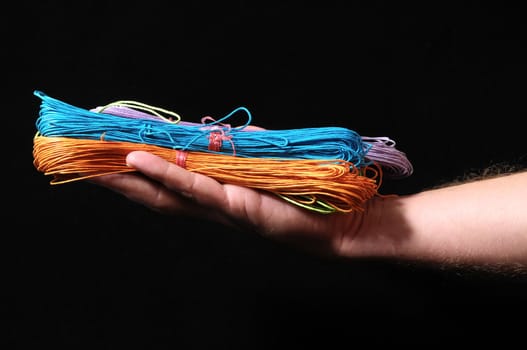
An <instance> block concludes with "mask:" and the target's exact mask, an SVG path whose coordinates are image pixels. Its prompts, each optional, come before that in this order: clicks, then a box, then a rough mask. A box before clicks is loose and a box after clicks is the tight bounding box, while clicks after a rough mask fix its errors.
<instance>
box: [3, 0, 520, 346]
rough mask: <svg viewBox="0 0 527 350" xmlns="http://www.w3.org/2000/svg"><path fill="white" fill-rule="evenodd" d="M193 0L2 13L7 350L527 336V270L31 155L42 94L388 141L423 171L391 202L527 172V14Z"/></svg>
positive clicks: (439, 5) (465, 7)
mask: <svg viewBox="0 0 527 350" xmlns="http://www.w3.org/2000/svg"><path fill="white" fill-rule="evenodd" d="M188 3H190V5H189V4H185V5H183V3H182V2H178V1H173V2H155V1H146V2H134V1H128V2H120V3H118V2H112V1H98V2H97V1H75V2H66V1H41V2H30V1H18V2H16V3H13V4H12V6H11V9H10V10H6V9H4V10H3V12H2V14H1V15H0V16H1V17H2V21H1V23H0V26H1V27H0V28H1V30H2V46H3V48H2V51H1V56H2V62H3V63H2V70H3V82H2V89H3V90H2V94H3V97H4V98H3V108H4V111H5V114H4V115H3V136H4V137H3V138H2V142H3V144H4V147H3V152H2V158H3V164H2V165H3V171H2V177H3V178H4V191H3V193H4V196H3V199H4V201H3V202H4V203H3V204H4V209H3V216H4V218H3V222H4V225H3V229H2V235H1V236H2V241H3V242H2V248H3V249H2V250H3V251H4V253H3V254H2V256H3V257H4V258H5V262H4V263H3V266H2V267H3V268H2V284H3V286H2V304H1V305H2V315H4V317H3V318H4V319H5V320H6V321H7V326H6V327H4V328H3V329H4V331H6V333H5V335H3V336H2V340H3V341H6V344H9V346H10V347H9V348H14V347H16V346H20V347H22V346H25V345H27V346H30V347H31V348H40V347H42V346H44V345H50V346H53V347H55V348H56V347H62V346H64V347H67V348H69V349H76V348H81V347H88V348H97V349H110V348H112V349H113V348H124V347H127V346H131V345H138V346H140V347H144V348H149V349H150V348H155V349H164V348H182V349H195V348H200V349H201V348H236V347H243V348H248V349H261V348H262V349H263V348H266V349H268V348H276V347H278V346H296V347H299V348H303V347H306V346H309V345H313V346H316V347H323V348H330V347H331V348H332V347H334V346H337V345H341V346H342V345H343V346H346V347H348V348H349V347H352V346H354V345H358V344H359V343H361V344H363V343H366V344H384V345H390V344H413V343H415V344H420V345H427V346H431V345H434V344H439V345H455V344H459V343H467V344H473V345H474V344H476V345H479V344H491V343H496V344H501V345H506V344H513V343H514V342H515V341H517V340H520V341H523V340H524V334H522V332H524V330H525V329H524V325H523V321H522V320H523V319H524V318H525V315H526V311H527V307H526V302H527V281H526V280H525V278H524V277H522V276H500V275H494V274H489V273H485V272H474V271H463V270H448V269H447V270H443V269H438V268H433V267H424V266H406V265H404V264H397V263H390V262H382V261H348V262H342V261H339V262H337V261H327V260H325V259H322V258H319V257H315V256H311V255H307V254H303V253H300V252H297V251H292V250H291V249H289V248H287V247H284V246H281V245H280V244H278V243H276V242H270V241H268V240H265V239H263V238H261V237H255V236H253V235H248V234H247V235H246V234H240V233H236V232H231V231H229V230H228V229H225V228H222V227H220V226H218V225H211V224H208V223H206V222H203V221H200V220H196V221H191V220H183V219H178V218H167V217H163V216H160V215H158V214H155V213H153V212H150V211H148V210H147V209H146V208H143V207H141V206H139V205H137V204H134V203H132V202H129V201H127V200H126V199H124V198H122V197H120V196H118V195H116V194H113V193H111V192H109V191H107V190H104V189H101V188H96V187H94V186H90V185H89V184H84V183H73V184H68V185H61V186H50V185H49V180H50V179H49V178H46V177H44V176H43V175H42V174H40V173H38V172H37V171H36V170H35V169H34V168H33V165H32V154H31V150H32V137H33V135H34V133H35V131H36V130H35V125H34V122H35V119H36V116H37V113H38V107H39V103H40V101H39V100H38V99H37V98H36V97H35V96H33V95H32V93H33V90H35V89H39V90H42V91H44V92H45V93H47V94H48V95H50V96H52V97H55V98H59V99H61V100H63V101H65V102H68V103H71V104H74V105H77V106H79V107H83V108H92V107H95V106H98V105H101V104H105V103H108V102H112V101H115V100H119V99H133V100H138V101H142V102H145V103H148V104H151V105H156V106H161V107H164V108H167V109H171V110H174V111H176V112H178V113H179V114H180V115H182V116H183V117H184V119H186V120H189V121H199V119H200V118H201V117H202V116H204V115H213V116H217V117H219V116H223V115H225V114H227V113H228V112H230V111H231V110H233V109H234V108H236V107H238V106H245V107H247V108H249V109H250V111H251V112H252V115H253V123H254V124H256V125H261V126H263V127H267V128H293V127H295V128H297V127H308V126H336V125H338V126H344V127H348V128H350V129H354V130H356V131H357V132H359V133H360V134H363V135H368V136H389V137H391V138H392V139H394V140H395V141H396V142H397V146H398V148H399V149H401V150H402V151H404V152H406V154H407V156H408V158H409V159H410V160H411V161H412V163H413V165H414V168H415V171H414V174H413V175H412V176H411V177H409V178H407V179H403V180H393V181H389V180H386V181H385V183H384V184H383V188H382V190H381V192H384V193H399V194H405V193H414V192H417V191H420V190H423V189H426V188H429V187H432V186H434V185H437V184H440V183H444V182H448V181H451V180H453V179H455V178H457V177H459V176H462V175H463V174H464V173H466V172H470V171H473V170H474V169H482V168H485V167H487V166H489V165H491V164H494V163H500V162H510V163H513V164H520V165H522V164H524V163H525V159H524V158H523V157H524V156H525V154H526V148H525V144H524V138H525V136H524V135H525V133H524V128H525V127H524V126H523V124H524V116H525V104H524V100H525V93H526V88H525V85H526V83H525V82H526V78H527V60H526V59H527V55H526V53H525V47H526V42H525V24H524V18H523V16H522V12H521V11H520V8H519V6H517V7H515V6H510V5H507V4H506V3H502V2H499V3H498V2H494V3H489V4H486V3H483V2H470V1H466V2H465V1H457V2H452V3H451V4H448V3H447V2H433V4H430V3H429V2H426V3H428V5H426V6H424V5H417V6H416V3H411V5H410V3H409V4H407V5H401V3H400V2H396V1H392V2H390V1H386V2H381V1H356V2H349V3H348V4H346V5H342V4H341V5H337V4H336V3H333V2H330V1H326V2H324V3H322V4H319V5H306V4H304V3H302V2H300V1H282V2H279V3H277V4H271V3H269V2H265V3H263V2H262V3H261V5H255V4H253V2H249V1H236V2H221V1H218V2H211V3H206V2H202V1H193V2H188ZM423 3H424V2H423ZM518 3H519V2H518ZM488 200H489V202H491V201H492V198H489V199H488ZM438 215H440V213H438ZM518 317H519V319H518ZM4 348H8V347H4Z"/></svg>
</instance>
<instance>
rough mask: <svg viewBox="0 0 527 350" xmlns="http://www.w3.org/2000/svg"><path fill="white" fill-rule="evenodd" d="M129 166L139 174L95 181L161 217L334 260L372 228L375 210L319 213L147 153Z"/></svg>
mask: <svg viewBox="0 0 527 350" xmlns="http://www.w3.org/2000/svg"><path fill="white" fill-rule="evenodd" d="M127 164H128V165H129V166H131V167H133V168H135V169H137V171H138V173H123V174H113V175H105V176H100V177H96V178H93V179H92V180H90V181H91V182H93V183H95V184H98V185H101V186H104V187H107V188H109V189H111V190H114V191H116V192H118V193H121V194H123V195H124V196H126V197H128V198H129V199H131V200H133V201H136V202H139V203H141V204H143V205H145V206H146V207H149V208H151V209H153V210H155V211H158V212H161V213H165V214H176V215H184V216H189V217H195V218H198V219H203V218H205V219H207V220H210V221H213V222H218V223H221V224H224V225H228V226H231V227H235V228H238V229H243V230H250V231H254V232H257V233H259V234H262V235H264V236H266V237H271V238H273V239H279V240H282V241H284V242H291V243H294V244H295V245H297V246H301V247H303V248H305V249H309V250H310V251H313V250H314V251H316V252H318V253H322V254H329V255H333V256H335V255H348V254H350V252H349V251H346V250H349V247H350V246H351V243H352V241H353V240H354V238H355V237H356V236H357V235H358V234H359V233H360V232H362V231H364V230H365V229H366V226H371V223H370V221H371V220H366V219H367V218H369V217H370V216H367V215H366V214H367V213H368V212H369V211H371V207H372V206H371V205H370V206H368V208H366V212H365V213H354V214H343V213H333V214H326V215H325V214H319V213H316V212H311V211H309V210H307V209H304V208H300V207H297V206H294V205H292V204H290V203H287V202H285V201H284V200H283V199H281V198H279V197H278V196H276V195H274V194H272V193H264V192H259V191H256V190H253V189H250V188H245V187H240V186H235V185H230V184H220V183H219V182H217V181H216V180H214V179H212V178H210V177H207V176H204V175H201V174H199V173H193V172H189V171H187V170H185V169H183V168H181V167H179V166H177V165H175V164H173V163H170V162H167V161H165V160H164V159H162V158H160V157H157V156H155V155H152V154H150V153H147V152H143V151H135V152H131V153H130V154H129V155H128V157H127ZM357 249H359V248H358V247H357Z"/></svg>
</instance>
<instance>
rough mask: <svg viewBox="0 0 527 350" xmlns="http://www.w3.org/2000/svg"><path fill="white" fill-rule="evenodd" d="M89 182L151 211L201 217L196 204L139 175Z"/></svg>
mask: <svg viewBox="0 0 527 350" xmlns="http://www.w3.org/2000/svg"><path fill="white" fill-rule="evenodd" d="M89 182H91V183H94V184H96V185H99V186H103V187H105V188H108V189H110V190H112V191H114V192H117V193H119V194H121V195H123V196H125V197H127V198H128V199H130V200H132V201H134V202H137V203H140V204H142V205H144V206H146V207H148V208H150V209H152V210H155V211H159V212H163V213H177V214H179V215H186V216H196V215H200V216H203V215H202V214H203V210H202V208H199V207H198V205H196V203H194V202H192V201H189V200H188V199H186V198H185V197H181V196H179V195H177V194H176V193H174V192H172V191H170V190H168V189H167V188H166V187H164V186H162V185H161V184H159V183H156V182H154V181H151V180H149V179H147V178H145V177H144V176H142V175H139V174H112V175H105V176H100V177H96V178H92V179H90V180H89Z"/></svg>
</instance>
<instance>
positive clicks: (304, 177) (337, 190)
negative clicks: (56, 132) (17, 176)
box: [33, 133, 381, 212]
mask: <svg viewBox="0 0 527 350" xmlns="http://www.w3.org/2000/svg"><path fill="white" fill-rule="evenodd" d="M137 150H142V151H147V152H150V153H152V154H155V155H157V156H159V157H162V158H164V159H166V160H167V161H170V162H172V163H174V164H177V165H179V166H181V167H183V168H185V169H187V170H189V171H192V172H196V173H200V174H203V175H206V176H210V177H212V178H214V179H215V180H217V181H219V182H221V183H228V184H234V185H239V186H245V187H250V188H253V189H258V190H263V191H269V192H273V193H275V194H278V195H280V196H282V197H284V198H285V199H288V200H289V201H293V202H298V203H302V204H304V205H309V204H310V203H314V202H316V201H322V202H324V203H325V204H326V205H329V206H330V207H332V208H333V209H334V210H335V211H339V212H350V211H353V210H359V211H362V210H363V204H364V202H365V201H366V200H368V199H370V198H371V197H373V196H374V195H375V194H377V190H378V188H379V186H380V179H381V172H380V168H378V167H375V166H371V167H367V168H361V169H359V168H357V167H355V166H353V164H352V163H350V162H346V161H344V160H338V159H337V160H335V159H329V160H313V159H299V160H285V159H284V160H282V159H275V158H244V157H237V156H230V155H219V154H212V153H205V152H187V151H180V150H174V149H170V148H165V147H160V146H155V145H148V144H141V143H132V142H118V141H104V140H87V139H77V138H67V137H46V136H42V135H39V134H38V133H37V135H35V137H34V144H33V158H34V161H33V164H34V166H35V167H36V169H37V170H38V171H40V172H42V173H44V174H45V175H52V176H53V179H52V180H51V181H50V183H51V184H63V183H67V182H72V181H78V180H83V179H89V178H93V177H96V176H102V175H108V174H115V173H127V172H134V171H136V170H135V169H133V168H130V167H128V166H127V165H126V156H127V154H128V153H130V152H131V151H137ZM350 169H351V170H350Z"/></svg>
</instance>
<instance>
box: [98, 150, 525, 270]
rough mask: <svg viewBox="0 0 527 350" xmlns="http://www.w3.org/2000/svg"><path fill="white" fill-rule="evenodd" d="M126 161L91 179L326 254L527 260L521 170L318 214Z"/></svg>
mask: <svg viewBox="0 0 527 350" xmlns="http://www.w3.org/2000/svg"><path fill="white" fill-rule="evenodd" d="M127 164H128V165H129V166H130V167H133V168H134V169H136V170H137V172H136V173H123V174H114V175H105V176H101V177H98V178H94V179H92V180H90V181H91V182H93V183H95V184H97V185H100V186H104V187H107V188H109V189H111V190H113V191H116V192H118V193H121V194H122V195H124V196H126V197H127V198H129V199H130V200H133V201H136V202H139V203H141V204H143V205H144V206H146V207H148V208H151V209H152V210H155V211H158V212H161V213H164V214H169V215H180V216H181V215H183V216H188V217H196V218H198V217H199V218H200V219H203V217H204V216H205V218H206V219H208V220H210V221H213V222H218V223H221V224H223V225H228V226H231V227H234V228H237V229H240V230H245V231H252V232H256V233H258V234H261V235H264V236H266V237H269V238H270V239H277V240H280V241H283V242H287V243H288V244H292V245H294V246H296V247H301V248H302V249H307V250H309V251H312V252H314V253H317V254H323V255H327V256H333V257H344V258H359V257H367V258H389V259H395V260H403V261H420V262H427V263H437V264H451V265H454V264H455V265H459V264H460V265H481V266H485V265H490V266H515V267H516V268H518V266H519V267H520V268H522V269H523V268H525V267H526V266H527V215H526V214H527V172H516V173H513V174H506V175H501V176H497V177H491V178H486V179H480V180H477V181H471V182H464V183H460V184H455V185H451V186H446V187H442V188H437V189H432V190H426V191H422V192H420V193H416V194H412V195H405V196H395V195H394V196H385V197H382V196H377V197H374V198H373V199H371V200H369V201H368V202H367V203H365V207H364V211H363V212H354V213H348V214H343V213H342V214H329V215H323V214H318V213H314V212H311V211H309V210H306V209H302V208H299V207H296V206H294V205H291V204H288V203H286V202H285V201H283V200H282V199H280V198H278V197H276V196H274V195H273V194H268V193H262V192H258V191H255V190H252V189H249V188H244V187H240V186H235V185H229V184H220V183H218V182H217V181H215V180H214V179H212V178H210V177H206V176H203V175H201V174H198V173H192V172H189V171H186V170H185V169H183V168H180V167H178V166H176V165H175V164H172V163H169V162H167V161H165V160H163V159H161V158H159V157H157V156H154V155H152V154H149V153H146V152H143V151H134V152H131V153H130V154H129V155H128V157H127Z"/></svg>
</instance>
